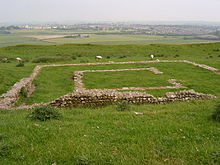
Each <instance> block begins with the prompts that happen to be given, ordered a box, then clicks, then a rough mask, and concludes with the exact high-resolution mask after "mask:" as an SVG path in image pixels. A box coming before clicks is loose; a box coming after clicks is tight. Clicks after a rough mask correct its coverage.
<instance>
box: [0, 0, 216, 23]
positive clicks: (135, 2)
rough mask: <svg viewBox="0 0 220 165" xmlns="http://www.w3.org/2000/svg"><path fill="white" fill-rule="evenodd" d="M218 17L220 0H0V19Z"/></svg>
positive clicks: (1, 20) (151, 19)
mask: <svg viewBox="0 0 220 165" xmlns="http://www.w3.org/2000/svg"><path fill="white" fill-rule="evenodd" d="M33 21H34V22H36V21H38V22H39V21H42V22H45V21H57V22H63V21H219V22H220V0H0V22H33Z"/></svg>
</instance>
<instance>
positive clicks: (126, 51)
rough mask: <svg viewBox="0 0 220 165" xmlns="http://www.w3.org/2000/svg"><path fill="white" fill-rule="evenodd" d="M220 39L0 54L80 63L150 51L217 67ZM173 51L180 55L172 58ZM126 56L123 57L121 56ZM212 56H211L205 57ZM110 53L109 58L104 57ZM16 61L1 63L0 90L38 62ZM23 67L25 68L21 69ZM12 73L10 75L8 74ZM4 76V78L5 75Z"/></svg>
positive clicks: (17, 50) (33, 48)
mask: <svg viewBox="0 0 220 165" xmlns="http://www.w3.org/2000/svg"><path fill="white" fill-rule="evenodd" d="M216 50H220V43H216V44H195V45H146V46H141V45H130V46H129V45H124V46H104V45H102V46H101V45H60V46H15V47H6V48H0V56H6V57H10V58H16V57H21V58H24V59H26V60H29V61H31V60H32V59H34V58H38V57H41V56H67V57H71V56H75V57H76V58H77V59H76V60H73V61H61V62H58V63H79V62H80V61H81V60H88V61H89V62H96V61H95V58H94V57H95V56H96V55H101V56H103V60H102V61H129V60H136V61H138V60H149V57H148V55H149V54H151V53H153V54H156V55H158V56H163V57H156V58H159V59H171V60H175V59H177V60H178V59H188V60H192V61H195V62H198V63H204V64H208V65H210V66H214V67H216V68H219V69H220V57H219V55H220V51H216ZM175 55H179V57H176V58H175ZM123 56H125V57H123ZM209 56H212V58H208V57H209ZM107 57H109V58H107ZM15 65H16V62H15V61H12V62H11V63H10V64H4V63H0V76H1V77H6V79H7V81H1V85H0V86H1V87H0V91H1V93H3V92H5V91H6V90H8V89H9V87H10V86H12V85H13V84H14V82H16V81H18V80H19V79H21V78H22V77H24V76H27V73H28V74H29V73H30V72H31V70H32V68H33V67H34V66H35V65H37V64H33V63H31V62H29V63H26V65H25V67H24V68H17V67H15ZM21 70H24V71H25V72H23V71H21ZM8 75H13V76H10V77H9V76H8ZM4 79H5V78H4Z"/></svg>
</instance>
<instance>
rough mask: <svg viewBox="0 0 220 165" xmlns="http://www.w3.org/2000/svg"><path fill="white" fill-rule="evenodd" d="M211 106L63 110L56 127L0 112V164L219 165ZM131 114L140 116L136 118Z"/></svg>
mask: <svg viewBox="0 0 220 165" xmlns="http://www.w3.org/2000/svg"><path fill="white" fill-rule="evenodd" d="M213 103H214V102H213V101H193V102H192V101H191V102H187V103H172V104H168V105H142V106H133V107H132V110H131V111H125V112H117V111H115V108H114V107H113V106H108V107H105V108H101V109H77V108H75V109H67V110H63V111H62V113H63V118H62V119H61V120H59V121H50V122H37V121H31V120H29V119H27V118H26V115H27V114H28V112H29V111H28V110H18V111H0V119H1V120H0V129H1V135H0V137H1V139H0V146H1V147H2V146H8V150H3V151H2V150H1V151H0V155H3V156H0V164H4V165H5V164H10V165H12V164H16V165H17V164H22V165H23V164H37V165H41V164H43V165H44V164H52V163H55V162H56V163H57V164H63V165H65V164H67V165H68V164H77V163H78V164H80V163H81V164H82V163H84V162H87V161H88V162H89V164H101V165H102V164H103V165H104V164H112V165H113V164H119V165H120V164H121V165H123V164H128V165H133V164H152V165H158V164H177V165H179V164H210V165H211V164H212V165H213V164H216V165H217V164H219V163H220V158H219V154H220V153H219V152H220V150H219V148H220V144H219V138H220V130H219V123H215V122H213V121H212V120H211V119H210V118H209V116H210V115H211V112H212V110H213ZM134 111H140V112H144V113H145V115H143V116H137V115H135V114H134Z"/></svg>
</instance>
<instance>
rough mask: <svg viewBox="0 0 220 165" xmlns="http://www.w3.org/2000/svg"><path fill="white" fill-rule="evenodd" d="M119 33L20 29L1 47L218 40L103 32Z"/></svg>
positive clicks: (4, 36)
mask: <svg viewBox="0 0 220 165" xmlns="http://www.w3.org/2000/svg"><path fill="white" fill-rule="evenodd" d="M103 32H104V33H106V34H107V33H108V32H110V33H111V32H118V33H116V34H114V35H109V34H108V35H102V34H98V35H96V34H94V33H102V31H89V30H87V31H85V30H81V31H76V30H40V29H39V30H36V29H20V30H11V31H10V34H0V47H4V46H13V45H17V44H35V45H39V44H42V45H51V44H65V43H73V44H108V45H121V44H123V45H125V44H136V45H137V44H140V45H146V44H192V43H210V42H216V40H202V39H194V36H187V37H186V36H158V35H143V34H141V35H124V34H120V32H119V31H103ZM80 33H82V34H90V37H89V38H77V39H72V38H65V37H64V38H53V39H38V38H36V37H38V36H51V35H74V34H80Z"/></svg>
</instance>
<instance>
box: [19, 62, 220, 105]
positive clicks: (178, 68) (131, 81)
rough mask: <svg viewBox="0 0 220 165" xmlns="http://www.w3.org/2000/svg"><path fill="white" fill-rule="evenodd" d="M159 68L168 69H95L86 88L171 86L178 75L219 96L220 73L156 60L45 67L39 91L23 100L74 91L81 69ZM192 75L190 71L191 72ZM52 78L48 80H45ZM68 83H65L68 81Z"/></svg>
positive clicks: (47, 98)
mask: <svg viewBox="0 0 220 165" xmlns="http://www.w3.org/2000/svg"><path fill="white" fill-rule="evenodd" d="M152 66H153V67H156V68H158V69H159V70H160V71H162V72H164V74H162V75H155V74H153V73H151V72H150V71H122V72H94V73H84V74H85V75H84V80H83V81H84V83H85V85H86V86H85V87H86V88H88V89H93V88H98V89H99V88H100V89H101V88H122V87H142V86H143V87H148V86H166V85H171V84H170V83H168V82H167V80H168V79H171V78H174V79H176V80H178V81H180V82H181V83H182V84H183V85H186V86H187V87H188V89H194V90H196V91H197V92H202V93H207V94H214V95H216V96H219V95H220V93H219V90H220V89H219V85H218V84H219V83H218V82H219V81H220V77H219V75H216V74H214V73H212V72H210V71H206V70H204V69H201V68H197V67H195V66H192V65H189V64H184V63H156V64H124V65H94V66H65V67H48V68H44V69H43V70H42V71H41V73H40V74H39V75H38V76H37V77H36V79H35V80H34V84H35V86H36V87H37V89H36V91H35V92H34V93H33V94H32V95H31V97H29V98H24V99H23V100H22V101H23V102H25V103H26V104H33V103H40V102H49V101H52V100H54V99H56V98H58V97H60V96H63V95H65V94H67V93H70V92H72V91H73V90H74V81H73V79H72V76H73V73H74V71H77V70H88V69H93V70H103V69H125V68H144V67H145V68H147V67H152ZM189 72H190V73H191V74H188V73H189ZM45 77H48V79H45ZM64 82H65V83H64ZM179 90H180V89H173V90H168V89H166V90H146V91H145V92H147V93H150V94H153V95H155V96H164V94H165V93H166V92H170V91H171V92H172V91H179Z"/></svg>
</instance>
